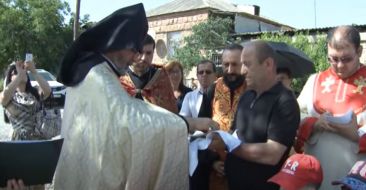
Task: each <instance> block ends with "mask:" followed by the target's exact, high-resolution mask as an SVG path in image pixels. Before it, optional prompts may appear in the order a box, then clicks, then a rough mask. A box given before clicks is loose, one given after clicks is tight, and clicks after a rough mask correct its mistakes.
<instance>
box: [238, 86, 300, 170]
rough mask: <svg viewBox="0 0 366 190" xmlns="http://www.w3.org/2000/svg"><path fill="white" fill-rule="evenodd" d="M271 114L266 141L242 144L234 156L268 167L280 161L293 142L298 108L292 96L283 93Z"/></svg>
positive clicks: (298, 112) (297, 119)
mask: <svg viewBox="0 0 366 190" xmlns="http://www.w3.org/2000/svg"><path fill="white" fill-rule="evenodd" d="M271 113H272V114H271V116H270V120H269V121H268V129H267V141H266V142H264V143H245V142H244V143H243V144H242V145H241V146H239V148H237V149H235V150H234V154H235V155H237V156H239V157H240V158H242V159H245V160H249V161H252V162H257V163H261V164H268V165H276V164H277V163H278V162H279V161H280V160H281V158H282V157H283V155H284V153H285V152H286V151H287V149H289V148H290V147H291V146H292V144H293V142H294V139H295V135H296V130H297V128H298V126H299V122H300V111H299V106H298V104H297V102H296V99H295V98H294V97H293V95H292V94H289V93H283V94H281V95H280V97H279V98H278V100H277V101H276V103H275V104H274V105H273V107H272V111H271ZM244 141H245V139H244Z"/></svg>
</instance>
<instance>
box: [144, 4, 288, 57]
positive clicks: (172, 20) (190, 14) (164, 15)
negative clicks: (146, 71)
mask: <svg viewBox="0 0 366 190" xmlns="http://www.w3.org/2000/svg"><path fill="white" fill-rule="evenodd" d="M259 13H260V7H258V6H255V5H236V4H232V3H230V1H229V0H173V1H171V2H169V3H167V4H164V5H162V6H160V7H157V8H155V9H152V10H150V11H148V12H147V17H148V22H149V34H150V35H152V36H153V38H154V39H155V41H156V51H155V56H154V60H153V62H154V63H156V64H164V63H165V62H166V61H167V60H168V57H169V56H170V55H172V54H173V53H174V47H176V46H177V45H180V44H181V43H182V39H183V38H184V37H185V36H188V35H189V34H191V29H192V26H194V25H196V24H198V23H201V22H205V21H206V20H207V19H208V18H209V17H211V16H217V15H219V16H223V17H230V18H232V19H233V21H234V25H235V26H234V31H235V33H251V32H263V31H278V30H292V29H293V28H292V27H290V26H287V25H284V24H280V23H278V22H275V21H272V20H270V19H267V18H263V17H261V16H259Z"/></svg>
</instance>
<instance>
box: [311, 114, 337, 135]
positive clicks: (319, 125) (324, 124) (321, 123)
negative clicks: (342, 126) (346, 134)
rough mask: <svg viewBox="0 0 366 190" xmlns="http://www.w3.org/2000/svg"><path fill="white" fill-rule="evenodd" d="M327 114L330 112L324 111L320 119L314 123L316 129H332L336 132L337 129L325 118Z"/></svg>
mask: <svg viewBox="0 0 366 190" xmlns="http://www.w3.org/2000/svg"><path fill="white" fill-rule="evenodd" d="M326 114H328V113H324V114H322V115H320V117H319V118H318V120H317V121H316V122H315V123H314V130H315V131H332V132H335V129H334V128H333V127H332V126H331V125H330V124H329V122H328V121H327V120H326V119H325V116H326Z"/></svg>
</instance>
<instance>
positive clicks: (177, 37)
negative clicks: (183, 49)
mask: <svg viewBox="0 0 366 190" xmlns="http://www.w3.org/2000/svg"><path fill="white" fill-rule="evenodd" d="M167 39H168V40H167V41H168V56H169V57H171V56H173V55H174V50H175V48H177V47H179V45H180V42H181V39H182V33H181V32H180V31H177V32H168V35H167Z"/></svg>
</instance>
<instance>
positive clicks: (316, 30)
mask: <svg viewBox="0 0 366 190" xmlns="http://www.w3.org/2000/svg"><path fill="white" fill-rule="evenodd" d="M352 26H354V27H355V28H357V29H358V30H359V31H360V32H365V31H366V24H363V25H352ZM335 27H336V26H335ZM333 28H334V27H322V28H302V29H293V30H291V29H290V30H281V31H265V32H247V33H237V34H233V35H232V37H234V38H235V37H257V36H260V35H262V34H265V33H273V34H275V33H278V34H284V35H290V36H291V35H294V34H295V33H309V34H316V33H327V32H328V31H329V30H331V29H333Z"/></svg>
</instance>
